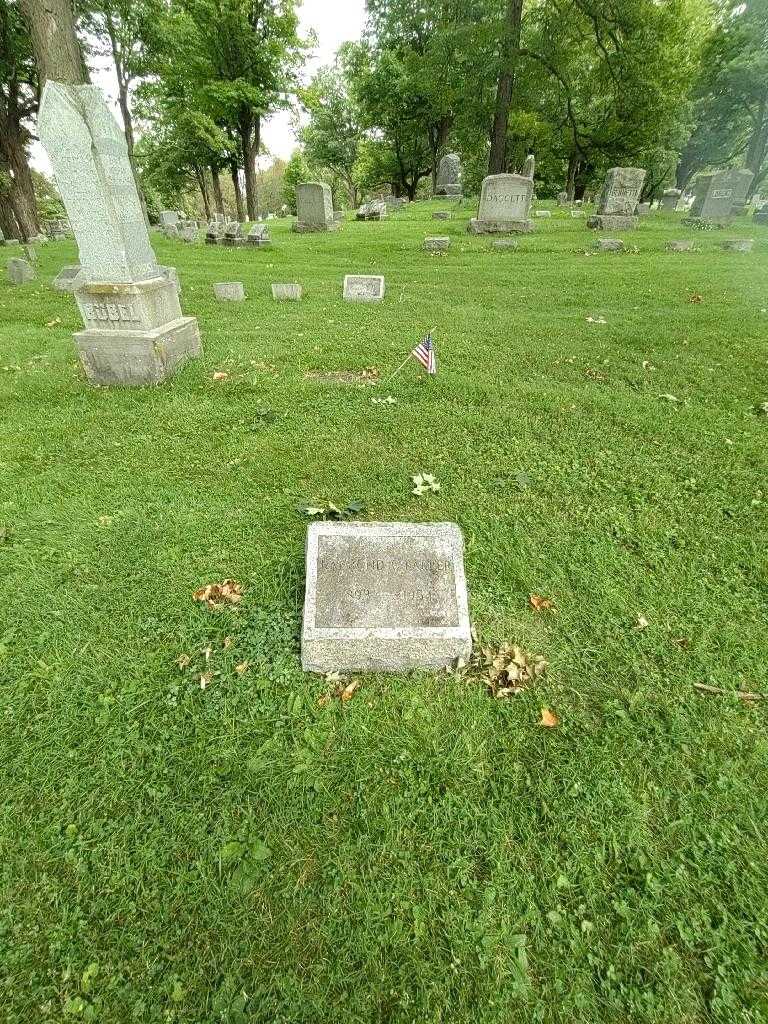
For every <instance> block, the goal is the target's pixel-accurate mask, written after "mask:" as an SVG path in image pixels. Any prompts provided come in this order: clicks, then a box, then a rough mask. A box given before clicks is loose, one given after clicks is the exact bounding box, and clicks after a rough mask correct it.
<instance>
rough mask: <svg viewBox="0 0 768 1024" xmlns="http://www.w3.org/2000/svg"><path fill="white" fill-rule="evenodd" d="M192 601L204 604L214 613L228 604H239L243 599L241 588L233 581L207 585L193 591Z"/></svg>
mask: <svg viewBox="0 0 768 1024" xmlns="http://www.w3.org/2000/svg"><path fill="white" fill-rule="evenodd" d="M192 599H193V600H194V601H200V602H201V603H202V604H206V605H207V606H208V607H209V608H210V609H211V610H212V611H214V610H216V609H219V608H224V607H226V605H228V604H229V605H236V604H239V603H240V601H242V599H243V588H242V587H241V586H240V584H239V583H236V582H235V581H234V580H222V582H221V583H209V584H208V585H207V586H205V587H200V589H199V590H195V591H194V592H193V594H192Z"/></svg>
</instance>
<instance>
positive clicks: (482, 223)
mask: <svg viewBox="0 0 768 1024" xmlns="http://www.w3.org/2000/svg"><path fill="white" fill-rule="evenodd" d="M467 230H468V231H469V233H470V234H471V235H527V234H529V233H530V232H531V231H533V221H532V220H478V219H477V217H473V218H472V220H471V221H470V222H469V227H468V228H467Z"/></svg>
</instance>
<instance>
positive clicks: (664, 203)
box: [661, 188, 683, 213]
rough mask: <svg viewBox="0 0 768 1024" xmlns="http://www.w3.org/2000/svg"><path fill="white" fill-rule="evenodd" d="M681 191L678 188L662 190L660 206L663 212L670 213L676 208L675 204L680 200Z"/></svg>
mask: <svg viewBox="0 0 768 1024" xmlns="http://www.w3.org/2000/svg"><path fill="white" fill-rule="evenodd" d="M682 194H683V193H682V192H681V191H680V189H679V188H667V189H665V190H664V192H663V193H662V196H661V208H662V210H664V212H665V213H672V212H673V211H674V210H676V209H677V204H678V203H679V202H680V196H681V195H682Z"/></svg>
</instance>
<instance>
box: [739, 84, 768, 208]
mask: <svg viewBox="0 0 768 1024" xmlns="http://www.w3.org/2000/svg"><path fill="white" fill-rule="evenodd" d="M766 149H768V92H765V93H764V94H763V97H762V99H761V100H760V104H759V106H758V112H757V117H756V118H755V121H754V129H753V132H752V137H751V138H750V140H749V146H748V148H747V156H746V159H745V161H744V166H745V167H746V168H747V169H748V170H750V171H752V174H753V175H754V178H753V179H752V184H751V185H750V188H749V193H748V195H747V198H748V199H751V197H752V196H753V195H754V193H755V191H756V189H757V185H758V175H759V174H760V168H761V167H762V166H763V161H764V160H765V152H766Z"/></svg>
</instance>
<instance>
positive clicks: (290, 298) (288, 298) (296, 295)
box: [272, 284, 301, 302]
mask: <svg viewBox="0 0 768 1024" xmlns="http://www.w3.org/2000/svg"><path fill="white" fill-rule="evenodd" d="M272 298H273V299H275V300H276V301H277V302H300V301H301V285H300V284H273V285H272Z"/></svg>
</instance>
